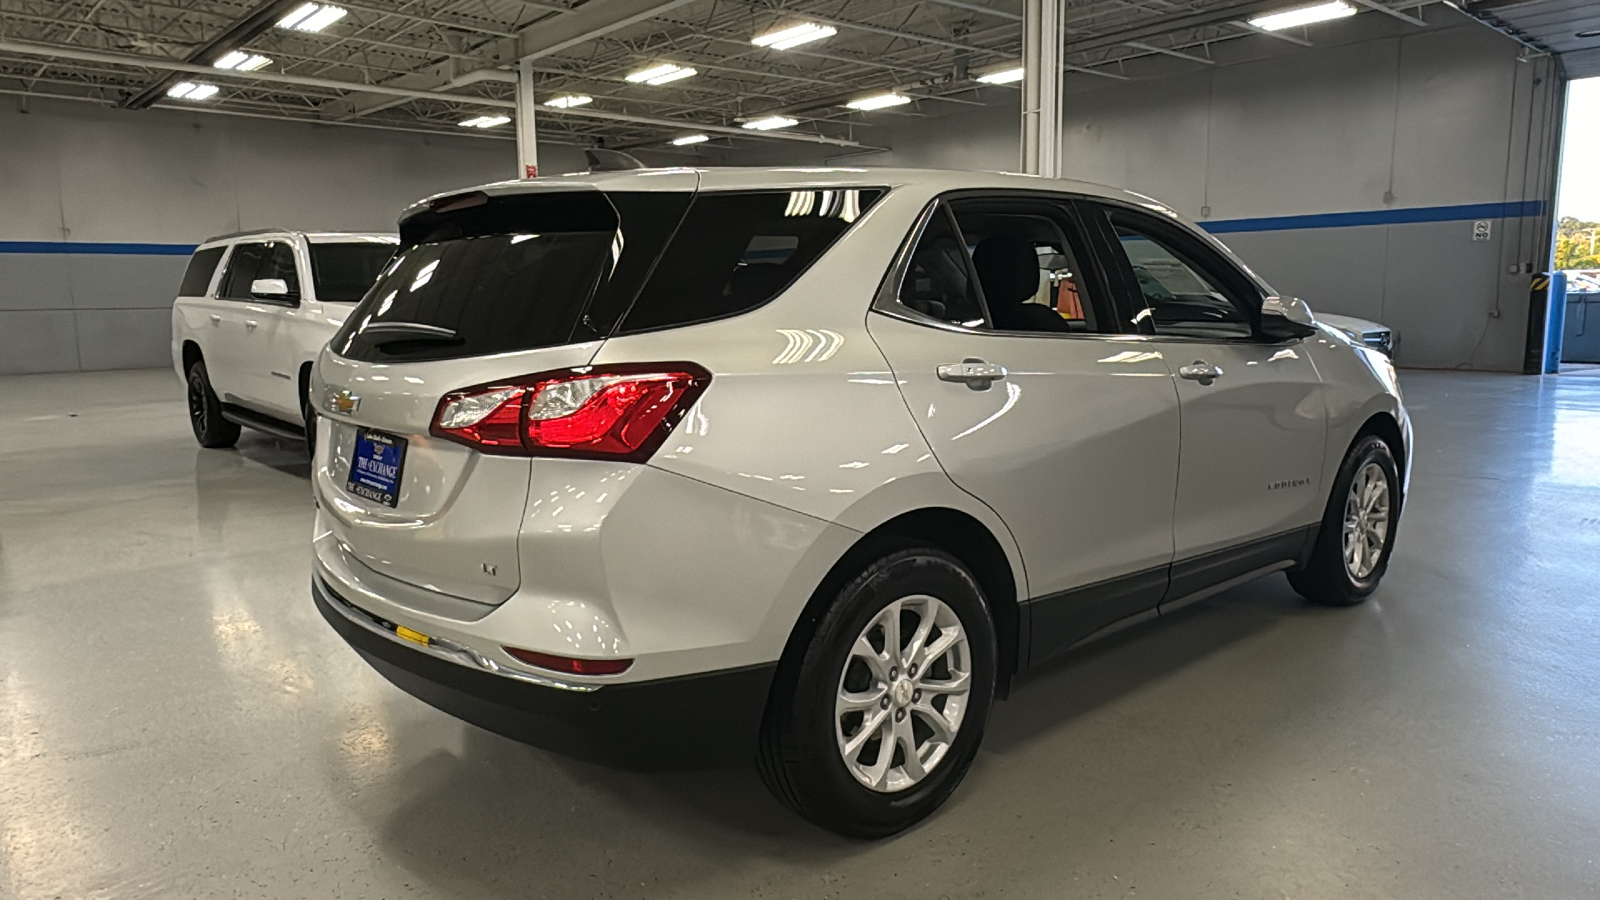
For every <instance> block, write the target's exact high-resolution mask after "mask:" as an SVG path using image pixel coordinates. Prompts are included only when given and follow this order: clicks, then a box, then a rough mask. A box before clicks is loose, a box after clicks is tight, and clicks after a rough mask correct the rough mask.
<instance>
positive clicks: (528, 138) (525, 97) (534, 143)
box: [517, 59, 539, 178]
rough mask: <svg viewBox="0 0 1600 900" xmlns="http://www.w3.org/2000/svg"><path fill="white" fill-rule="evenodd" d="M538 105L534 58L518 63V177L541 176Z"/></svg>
mask: <svg viewBox="0 0 1600 900" xmlns="http://www.w3.org/2000/svg"><path fill="white" fill-rule="evenodd" d="M537 106H538V103H537V101H535V99H534V91H533V60H531V59H525V60H522V62H520V63H519V64H518V65H517V177H518V178H538V177H539V142H538V129H537V128H536V123H535V122H534V109H535V107H537Z"/></svg>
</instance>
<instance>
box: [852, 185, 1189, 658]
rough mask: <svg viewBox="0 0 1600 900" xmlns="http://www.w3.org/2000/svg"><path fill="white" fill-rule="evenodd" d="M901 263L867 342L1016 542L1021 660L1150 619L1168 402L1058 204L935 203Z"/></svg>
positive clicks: (1159, 578)
mask: <svg viewBox="0 0 1600 900" xmlns="http://www.w3.org/2000/svg"><path fill="white" fill-rule="evenodd" d="M968 232H970V233H968ZM969 247H970V248H973V250H974V253H975V255H976V256H977V258H978V261H979V263H980V264H981V265H979V266H976V267H975V266H974V263H973V261H972V255H969V252H968V248H969ZM914 248H915V249H914V250H913V251H912V252H911V253H910V254H909V256H908V258H907V260H906V261H905V263H904V264H903V274H902V276H901V278H900V281H899V283H898V290H897V291H895V289H894V286H893V285H891V286H890V287H889V290H890V292H891V293H889V294H887V295H886V296H882V297H880V298H879V302H878V305H877V312H878V313H879V314H877V315H873V316H871V317H870V318H869V321H868V330H869V331H870V332H871V334H872V336H873V338H874V340H875V341H877V343H878V345H879V346H880V347H881V348H882V350H883V352H884V355H885V356H886V357H887V358H888V361H889V364H890V366H891V368H892V369H893V371H894V373H895V377H896V379H897V380H898V381H899V382H900V385H901V390H902V392H903V394H904V396H905V399H906V404H907V406H908V407H909V409H910V411H911V414H912V415H913V416H914V417H915V418H916V420H917V422H918V424H919V426H920V427H921V429H922V432H923V435H924V436H925V437H926V438H927V440H928V443H929V445H930V446H931V447H932V449H933V452H934V455H935V457H936V458H937V459H938V460H939V463H940V464H941V465H942V466H943V468H944V470H945V471H946V472H947V473H948V474H949V476H950V478H951V479H952V480H953V481H954V482H955V483H956V484H957V485H958V486H960V487H961V488H963V489H964V490H966V491H968V492H969V493H971V494H973V495H974V496H976V497H977V498H978V499H980V500H982V501H983V502H984V503H986V504H988V505H989V506H990V507H991V508H992V509H994V510H995V512H996V513H998V514H999V516H1000V517H1001V519H1003V520H1004V521H1005V523H1006V525H1007V526H1008V527H1009V528H1010V530H1011V533H1012V535H1013V536H1014V537H1015V539H1016V541H1017V545H1018V547H1019V548H1020V550H1021V553H1022V561H1023V565H1024V566H1025V567H1026V569H1027V575H1028V584H1029V588H1030V593H1031V594H1032V597H1031V598H1026V599H1028V600H1029V602H1028V603H1027V611H1028V615H1029V619H1030V629H1031V641H1030V644H1031V651H1030V656H1031V661H1032V662H1038V661H1039V660H1040V659H1042V658H1044V657H1046V656H1049V655H1051V654H1052V653H1055V652H1057V651H1059V650H1063V649H1066V648H1067V647H1069V646H1071V645H1072V644H1073V643H1075V642H1076V641H1078V640H1080V639H1082V638H1084V637H1086V636H1088V635H1089V634H1091V633H1093V632H1094V631H1096V630H1097V629H1099V628H1101V627H1103V626H1105V625H1108V624H1110V623H1112V622H1115V621H1118V620H1120V619H1123V618H1126V617H1128V616H1130V615H1135V614H1138V613H1140V612H1144V611H1148V610H1151V609H1153V608H1154V607H1155V605H1156V604H1157V603H1158V602H1159V601H1160V598H1161V596H1162V593H1163V592H1164V591H1165V588H1166V585H1167V580H1166V579H1167V566H1168V564H1169V563H1170V561H1171V559H1172V504H1173V493H1174V488H1175V486H1176V473H1177V464H1178V400H1177V395H1176V393H1175V391H1174V389H1173V385H1172V379H1171V376H1170V375H1169V374H1168V372H1167V369H1166V366H1165V365H1164V364H1163V361H1162V359H1161V355H1160V353H1159V352H1155V351H1152V350H1150V349H1149V348H1148V347H1146V346H1144V343H1143V342H1142V341H1141V340H1139V339H1137V338H1129V339H1123V338H1118V337H1116V336H1114V335H1115V332H1117V331H1120V330H1123V329H1121V328H1120V327H1119V322H1118V316H1117V314H1116V312H1115V311H1114V310H1113V308H1112V304H1111V303H1110V302H1109V298H1108V297H1107V289H1106V286H1105V281H1104V279H1103V277H1101V274H1100V273H1099V272H1098V270H1097V266H1096V261H1095V259H1094V257H1093V255H1092V253H1091V252H1089V250H1088V247H1087V245H1086V243H1085V242H1084V241H1083V240H1082V239H1081V236H1080V235H1079V233H1078V231H1077V225H1076V222H1075V219H1074V217H1073V216H1072V214H1071V211H1070V209H1069V207H1068V205H1067V204H1066V203H1065V201H1061V200H1050V199H1046V198H1006V197H998V198H983V197H976V198H973V197H969V198H966V199H964V200H958V201H955V202H953V203H949V204H941V205H939V206H938V207H936V208H935V209H934V210H933V211H932V213H931V215H930V217H929V218H928V220H927V221H926V223H925V225H924V227H923V230H922V232H921V234H920V236H919V237H918V238H917V241H916V243H915V245H914ZM997 321H998V323H999V324H1000V325H1001V326H1002V327H999V328H997V327H995V325H996V323H997Z"/></svg>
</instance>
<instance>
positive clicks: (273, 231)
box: [200, 228, 294, 244]
mask: <svg viewBox="0 0 1600 900" xmlns="http://www.w3.org/2000/svg"><path fill="white" fill-rule="evenodd" d="M257 234H294V232H292V231H290V230H289V229H287V228H252V229H250V230H249V231H234V232H229V233H228V234H219V235H216V236H215V237H208V238H206V239H205V240H203V241H201V242H200V243H202V244H209V243H211V242H212V241H226V240H231V239H233V238H242V237H251V236H252V235H257Z"/></svg>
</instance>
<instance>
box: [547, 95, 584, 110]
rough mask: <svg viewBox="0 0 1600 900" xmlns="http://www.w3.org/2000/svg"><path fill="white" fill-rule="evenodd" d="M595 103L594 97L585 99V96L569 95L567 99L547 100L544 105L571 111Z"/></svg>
mask: <svg viewBox="0 0 1600 900" xmlns="http://www.w3.org/2000/svg"><path fill="white" fill-rule="evenodd" d="M593 102H594V98H593V97H583V96H576V95H572V94H568V95H567V96H565V97H557V98H555V99H554V100H546V101H545V102H544V105H545V106H554V107H555V108H556V109H571V108H573V107H574V106H582V105H584V104H585V103H593Z"/></svg>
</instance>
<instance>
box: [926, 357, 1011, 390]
mask: <svg viewBox="0 0 1600 900" xmlns="http://www.w3.org/2000/svg"><path fill="white" fill-rule="evenodd" d="M938 373H939V380H940V381H954V382H959V383H961V384H965V385H966V386H967V387H969V388H972V389H973V390H975V391H987V390H988V389H989V385H991V384H994V383H995V382H996V381H1004V380H1005V377H1006V367H1005V366H1002V365H997V364H995V363H992V362H984V361H983V360H981V359H978V358H977V357H975V356H969V357H967V358H966V359H964V360H962V361H961V362H959V363H951V364H947V365H943V366H940V367H939V369H938Z"/></svg>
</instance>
